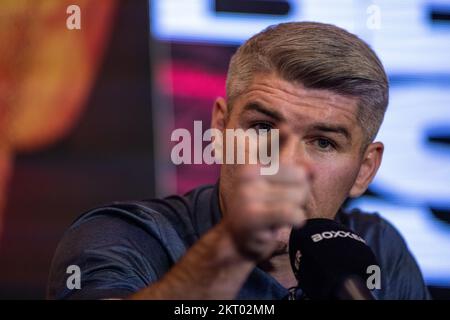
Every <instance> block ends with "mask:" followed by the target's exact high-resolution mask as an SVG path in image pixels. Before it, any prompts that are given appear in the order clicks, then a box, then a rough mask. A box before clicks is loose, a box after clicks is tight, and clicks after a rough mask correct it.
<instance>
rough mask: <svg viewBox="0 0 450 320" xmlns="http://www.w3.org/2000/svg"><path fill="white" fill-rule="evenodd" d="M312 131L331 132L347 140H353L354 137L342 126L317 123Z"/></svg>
mask: <svg viewBox="0 0 450 320" xmlns="http://www.w3.org/2000/svg"><path fill="white" fill-rule="evenodd" d="M311 129H312V130H316V131H324V132H331V133H337V134H340V135H343V136H344V137H345V138H346V139H347V140H351V138H352V135H351V134H350V131H348V129H347V128H346V127H344V126H341V125H332V124H328V123H316V124H314V125H312V126H311Z"/></svg>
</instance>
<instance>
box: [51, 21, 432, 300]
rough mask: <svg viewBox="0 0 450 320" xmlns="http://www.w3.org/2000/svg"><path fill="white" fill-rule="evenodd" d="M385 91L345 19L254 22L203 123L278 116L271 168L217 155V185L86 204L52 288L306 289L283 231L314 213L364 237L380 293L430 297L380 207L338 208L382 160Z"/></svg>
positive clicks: (90, 293) (65, 291)
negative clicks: (75, 279)
mask: <svg viewBox="0 0 450 320" xmlns="http://www.w3.org/2000/svg"><path fill="white" fill-rule="evenodd" d="M387 104H388V81H387V76H386V74H385V71H384V69H383V66H382V64H381V62H380V61H379V59H378V58H377V56H376V55H375V53H374V52H373V51H372V50H371V49H370V48H369V47H368V46H367V45H366V44H365V43H364V42H363V41H361V40H360V39H359V38H357V37H356V36H354V35H352V34H350V33H348V32H346V31H345V30H342V29H340V28H337V27H335V26H332V25H327V24H320V23H309V22H301V23H286V24H280V25H277V26H273V27H269V28H268V29H266V30H264V31H263V32H261V33H259V34H257V35H255V36H253V37H252V38H251V39H249V40H248V41H247V42H246V43H245V44H244V45H242V46H241V47H240V48H239V49H238V51H237V52H236V54H235V55H234V56H233V58H232V60H231V63H230V67H229V72H228V78H227V97H226V100H225V99H223V98H219V99H217V100H216V101H215V104H214V107H213V115H212V127H213V128H216V129H218V130H220V131H221V132H225V130H226V129H238V128H241V129H244V130H246V129H250V128H253V129H257V130H259V129H266V130H269V131H270V130H272V129H278V130H279V131H278V132H279V162H280V168H279V171H278V173H277V174H275V175H271V176H269V175H268V176H263V175H260V174H259V171H258V170H257V168H254V166H250V165H237V164H223V165H222V166H221V171H220V179H219V181H218V183H217V184H216V185H215V186H202V187H199V188H197V189H195V190H193V191H191V192H190V193H188V194H186V195H185V196H171V197H168V198H165V199H153V200H148V201H140V202H128V203H116V204H113V205H111V206H106V207H102V208H97V209H95V210H92V211H90V212H88V213H86V214H85V215H83V216H81V217H80V218H79V219H78V220H76V221H75V222H74V224H73V225H72V226H71V228H70V229H69V230H68V232H67V233H66V234H65V236H64V238H63V240H62V241H61V243H60V245H59V246H58V249H57V251H56V254H55V258H54V260H53V264H52V270H51V274H50V281H49V290H48V295H49V297H50V298H58V299H66V298H72V299H76V298H84V299H103V298H130V299H234V298H238V299H249V298H251V299H285V298H288V297H292V296H295V297H297V298H301V297H302V293H301V290H296V289H295V288H296V287H297V281H296V279H295V278H294V275H293V273H292V271H291V267H290V264H289V256H288V251H287V245H288V237H289V233H290V230H291V228H292V227H293V226H299V225H301V224H302V223H303V222H304V221H305V219H308V218H314V217H322V218H329V219H336V220H337V221H339V222H341V223H343V224H345V225H347V226H348V227H349V228H351V229H352V230H353V231H355V232H356V233H357V234H359V235H360V236H362V237H363V238H364V239H365V240H366V242H367V244H368V245H369V246H370V247H371V249H372V250H373V252H374V253H375V256H376V257H377V259H378V262H379V264H380V268H381V289H380V290H377V291H376V292H375V294H376V296H377V298H379V299H426V298H429V293H428V291H427V289H426V287H425V285H424V282H423V278H422V275H421V273H420V270H419V269H418V267H417V264H416V262H415V261H414V259H413V257H412V256H411V254H410V252H409V251H408V249H407V247H406V244H405V242H404V240H403V239H402V237H401V236H400V235H399V234H398V232H397V231H396V230H395V229H394V228H393V227H392V226H391V225H390V224H388V223H387V222H386V221H385V220H383V219H382V218H381V217H380V216H378V215H377V214H365V213H362V212H360V211H353V212H351V213H344V212H342V210H340V208H341V206H342V204H343V203H344V201H345V200H346V199H347V198H348V197H358V196H360V195H361V194H362V193H363V192H364V191H365V190H366V189H367V187H368V185H369V183H370V182H371V181H372V179H373V177H374V176H375V174H376V172H377V170H378V168H379V166H380V163H381V158H382V153H383V144H382V143H380V142H373V140H374V138H375V136H376V134H377V131H378V129H379V127H380V125H381V122H382V119H383V116H384V113H385V110H386V108H387ZM224 140H225V138H224ZM246 153H247V154H248V150H246ZM71 265H76V266H78V267H79V268H80V270H81V288H79V289H70V288H68V286H67V285H66V280H67V278H68V276H69V275H68V274H67V273H66V270H67V268H68V267H69V266H71ZM291 288H294V289H292V290H291V291H290V290H289V289H291ZM295 291H296V292H295ZM291 293H293V294H294V295H292V294H291Z"/></svg>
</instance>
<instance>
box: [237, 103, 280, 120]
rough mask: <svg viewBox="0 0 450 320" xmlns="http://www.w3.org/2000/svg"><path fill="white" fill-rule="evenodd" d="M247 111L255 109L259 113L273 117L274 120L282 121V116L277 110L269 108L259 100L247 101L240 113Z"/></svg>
mask: <svg viewBox="0 0 450 320" xmlns="http://www.w3.org/2000/svg"><path fill="white" fill-rule="evenodd" d="M248 111H257V112H260V113H263V114H265V115H266V116H268V117H271V118H273V119H274V120H276V121H279V122H281V121H284V120H285V118H284V116H283V115H282V114H281V113H280V112H278V111H277V110H272V109H269V108H268V107H265V106H263V105H262V104H261V103H259V102H249V103H247V104H246V105H245V106H244V108H243V109H242V113H245V112H248Z"/></svg>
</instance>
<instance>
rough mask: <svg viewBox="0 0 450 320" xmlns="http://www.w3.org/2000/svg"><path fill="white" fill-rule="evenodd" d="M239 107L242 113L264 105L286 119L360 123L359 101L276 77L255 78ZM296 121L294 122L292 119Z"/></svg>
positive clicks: (243, 95) (244, 93)
mask: <svg viewBox="0 0 450 320" xmlns="http://www.w3.org/2000/svg"><path fill="white" fill-rule="evenodd" d="M236 102H237V103H236V104H238V105H240V109H241V110H240V113H242V112H243V111H244V110H245V107H246V106H247V105H248V104H254V103H256V104H260V105H261V106H263V107H265V108H269V109H271V110H274V111H275V110H276V111H278V112H279V113H280V114H282V115H283V116H284V117H286V118H290V119H292V118H300V119H303V120H306V118H308V117H320V118H321V119H322V120H324V121H325V120H327V119H328V120H331V121H333V120H339V119H341V121H345V122H350V123H355V122H357V111H358V98H356V97H348V96H344V95H341V94H337V93H335V92H332V91H330V90H323V89H309V88H305V87H304V86H303V85H302V84H301V83H295V82H288V81H286V80H283V79H281V78H279V77H277V76H274V75H264V76H262V75H261V76H259V77H255V78H254V80H253V81H252V83H251V84H250V85H249V86H248V88H247V90H246V91H245V92H243V94H242V95H241V96H240V98H239V99H237V100H236ZM292 120H293V119H292Z"/></svg>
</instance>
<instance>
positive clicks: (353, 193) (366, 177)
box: [349, 142, 384, 198]
mask: <svg viewBox="0 0 450 320" xmlns="http://www.w3.org/2000/svg"><path fill="white" fill-rule="evenodd" d="M383 151H384V145H383V144H382V143H381V142H374V143H371V144H370V145H369V146H368V147H367V149H366V151H365V152H364V155H363V160H362V164H361V167H360V168H359V172H358V176H357V177H356V180H355V183H354V184H353V186H352V188H351V189H350V193H349V196H350V197H351V198H356V197H359V196H360V195H362V194H363V193H364V192H365V191H366V190H367V187H368V186H369V183H370V182H372V180H373V178H374V177H375V174H376V173H377V171H378V168H379V167H380V164H381V159H382V158H383Z"/></svg>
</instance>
